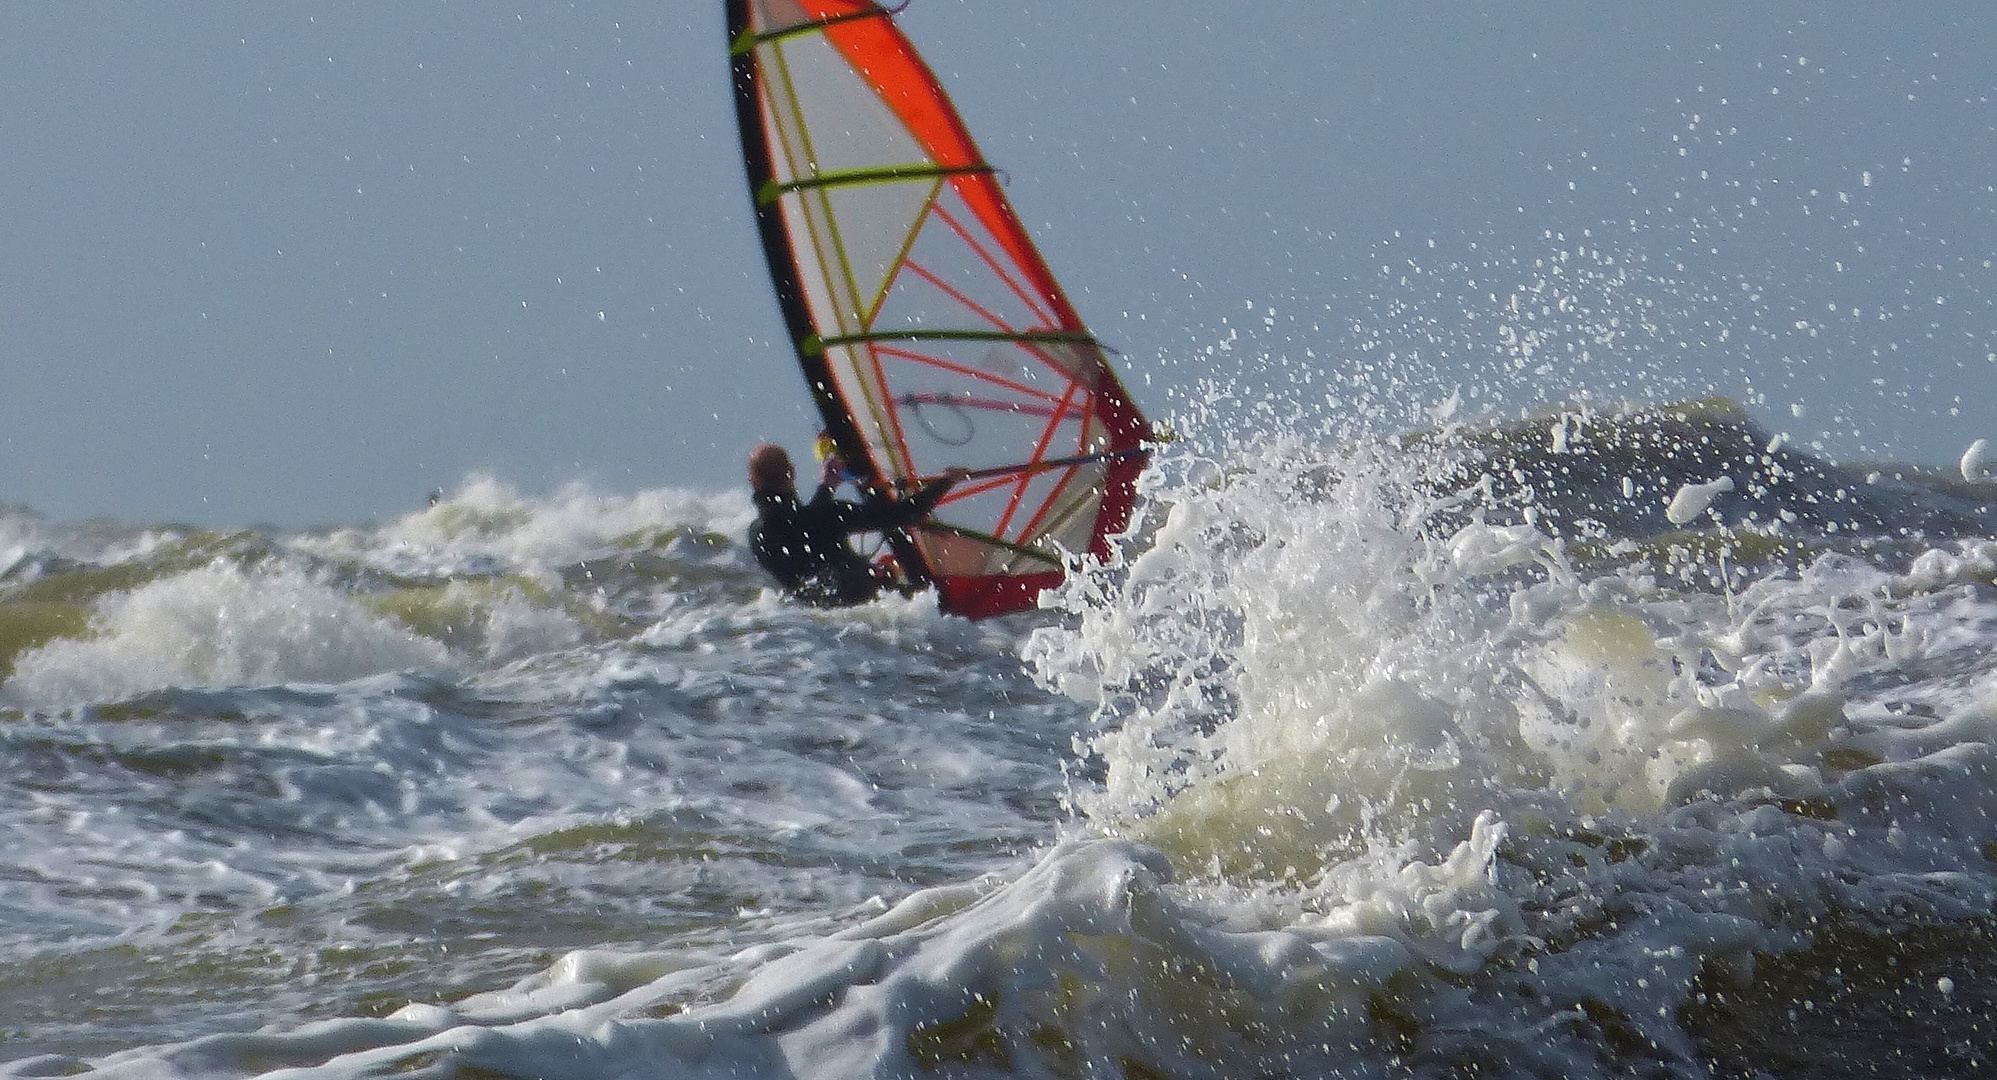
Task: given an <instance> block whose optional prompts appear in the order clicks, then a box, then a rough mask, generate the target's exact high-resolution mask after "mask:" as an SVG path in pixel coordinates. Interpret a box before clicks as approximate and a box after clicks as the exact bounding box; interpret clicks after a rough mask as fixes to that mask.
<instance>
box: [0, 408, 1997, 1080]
mask: <svg viewBox="0 0 1997 1080" xmlns="http://www.w3.org/2000/svg"><path fill="white" fill-rule="evenodd" d="M1445 412H1446V410H1445ZM1437 415H1442V413H1438V414H1437ZM1181 436H1182V437H1181V439H1180V441H1179V442H1177V443H1175V444H1173V445H1172V446H1171V447H1170V448H1168V449H1167V450H1166V451H1165V452H1163V453H1162V454H1161V455H1160V458H1159V460H1158V462H1157V463H1156V466H1155V467H1154V468H1153V469H1152V470H1151V471H1150V472H1149V473H1148V474H1147V479H1146V481H1145V488H1144V491H1143V492H1142V499H1141V520H1140V521H1139V523H1138V524H1137V526H1136V527H1135V528H1134V530H1133V533H1132V535H1131V536H1130V537H1129V538H1127V540H1126V542H1125V543H1124V544H1123V545H1122V546H1121V549H1120V553H1119V556H1118V558H1117V559H1116V560H1115V561H1114V563H1113V564H1112V565H1109V566H1102V567H1093V568H1087V569H1085V570H1081V571H1078V572H1077V574H1076V575H1075V576H1074V577H1073V578H1072V579H1071V581H1070V583H1069V584H1068V585H1067V586H1065V587H1064V588H1062V589H1060V590H1059V591H1057V592H1055V593H1053V594H1050V595H1049V596H1048V597H1047V600H1046V604H1045V606H1044V609H1043V610H1041V611H1038V612H1033V613H1028V614H1025V615H1021V616H1015V617H1009V618H1005V619H999V620H992V621H987V622H980V623H973V622H968V621H965V620H961V619H957V618H953V617H949V616H945V615H942V614H940V613H939V612H938V611H937V610H936V609H935V607H934V605H933V602H931V601H929V600H927V599H925V598H920V597H918V598H916V599H912V600H901V599H892V600H887V601H882V602H879V603H876V604H871V605H867V606H863V607H859V608H853V609H849V610H842V611H818V610H811V609H805V608H800V607H795V606H792V605H788V604H786V603H784V602H782V601H781V600H780V599H779V598H778V597H776V596H775V595H773V594H772V593H771V592H770V591H769V590H768V589H767V588H766V587H765V585H764V582H763V580H762V579H761V577H760V576H759V575H758V573H757V572H756V571H755V569H754V568H753V566H752V564H751V563H750V562H749V560H748V559H747V558H746V557H745V555H744V551H743V545H742V544H741V542H740V538H741V536H742V534H743V531H744V529H745V527H746V525H747V524H748V521H749V517H750V510H749V506H748V503H747V501H746V499H744V498H742V497H740V496H738V495H732V494H731V495H714V496H704V495H699V494H693V493H685V492H673V491H655V492H644V493H639V494H635V495H634V494H613V493H606V492H598V491H592V490H589V489H586V488H581V487H578V488H574V489H571V490H568V491H565V492H562V493H558V494H556V495H554V496H550V497H539V498H529V497H524V496H521V495H519V494H517V493H515V492H512V491H510V490H508V489H507V488H506V487H505V486H504V485H503V484H500V483H498V482H495V481H491V480H483V479H481V480H473V481H470V482H468V483H467V484H466V485H465V486H464V487H463V488H462V489H461V490H459V491H457V492H456V493H454V494H452V495H450V496H449V497H447V498H445V499H443V500H441V501H440V502H438V503H437V504H436V505H433V506H430V507H428V508H426V509H417V510H412V511H411V512H409V513H407V514H405V515H403V516H401V517H399V518H395V519H392V520H387V521H384V522H379V523H371V524H366V525H356V526H352V527H347V528H337V529H326V530H312V531H287V530H253V531H246V532H239V533H216V532H207V531H202V530H196V529H191V528H183V527H173V526H147V525H119V524H107V523H88V524H69V523H62V522H53V521H48V520H44V519H42V518H40V517H37V516H35V515H34V514H32V513H31V512H27V511H9V512H6V513H5V514H4V515H0V620H4V623H3V624H0V650H4V656H0V660H3V661H4V663H5V665H6V681H5V683H4V684H0V803H4V814H0V916H4V917H0V960H4V963H3V964H0V1075H14V1076H56V1075H95V1076H102V1077H105V1078H107V1080H108V1078H111V1077H236V1076H262V1075H282V1076H293V1077H305V1076H312V1077H369V1076H389V1075H401V1076H415V1077H457V1076H462V1077H470V1076H519V1077H561V1078H578V1080H580V1078H593V1077H612V1076H660V1077H720V1076H733V1077H743V1076H747V1077H792V1076H796V1077H860V1076H870V1077H871V1076H941V1077H984V1076H1025V1077H1091V1078H1093V1077H1118V1078H1131V1077H1174V1078H1177V1077H1187V1078H1195V1077H1216V1078H1218V1077H1245V1076H1266V1077H1317V1076H1345V1077H1396V1076H1438V1077H1441V1076H1473V1075H1474V1076H1500V1077H1510V1076H1563V1077H1591V1076H1603V1077H1608V1076H1632V1075H1634V1076H1672V1077H1677V1076H1705V1075H1724V1076H1733V1075H1741V1076H1746V1075H1753V1074H1754V1072H1753V1071H1754V1070H1756V1069H1760V1070H1763V1073H1764V1074H1766V1075H1774V1076H1784V1075H1790V1076H1806V1075H1807V1076H1821V1075H1842V1074H1841V1073H1840V1072H1839V1071H1838V1070H1840V1069H1848V1070H1850V1072H1851V1074H1852V1075H1908V1076H1918V1075H1943V1076H1969V1075H1976V1074H1977V1072H1978V1071H1979V1070H1982V1069H1988V1068H1991V1067H1992V1066H1991V1065H1990V1061H1991V1059H1992V1057H1993V1054H1992V1048H1993V1047H1997V1038H1993V1034H1992V1032H1991V1030H1990V1028H1991V1022H1990V1020H1989V1019H1988V1017H1989V1016H1990V1015H1991V1012H1990V1009H1989V1006H1990V1005H1991V1003H1992V1002H1993V1001H1997V993H1993V990H1992V984H1991V979H1992V977H1993V976H1997V963H1993V958H1997V951H1993V949H1992V948H1991V945H1990V943H1989V942H1990V936H1989V935H1990V926H1989V919H1990V916H1991V914H1992V910H1993V908H1992V906H1993V902H1997V862H1993V860H1997V771H1993V770H1997V659H1993V650H1994V649H1997V539H1993V538H1997V486H1993V485H1991V484H1989V483H1988V482H1986V481H1984V480H1983V479H1982V477H1981V474H1980V473H1979V474H1977V475H1974V476H1972V475H1971V470H1969V469H1967V468H1965V469H1963V470H1961V471H1960V474H1956V473H1948V472H1942V471H1940V470H1923V469H1916V468H1913V467H1909V466H1904V465H1898V466H1896V465H1892V464H1885V465H1880V464H1874V465H1871V466H1867V467H1864V468H1860V469H1853V468H1845V467H1840V466H1836V465H1832V464H1830V463H1827V462H1825V461H1821V460H1818V459H1816V458H1813V457H1810V456H1807V455H1802V454H1798V453H1795V452H1793V451H1791V450H1789V449H1787V448H1785V447H1783V446H1782V445H1780V440H1777V439H1774V438H1772V437H1771V436H1770V435H1769V434H1768V433H1767V432H1766V431H1764V430H1762V429H1760V428H1758V427H1757V426H1756V425H1755V424H1754V423H1753V422H1752V421H1751V420H1750V419H1749V418H1748V416H1747V415H1746V414H1744V413H1743V412H1742V411H1741V410H1739V409H1738V408H1736V407H1734V406H1733V405H1732V404H1731V403H1729V402H1726V401H1723V400H1708V401H1690V402H1680V403H1677V404H1670V405H1649V406H1644V405H1628V406H1614V407H1609V406H1604V405H1602V404H1601V403H1599V402H1598V403H1595V404H1592V405H1588V406H1586V407H1580V406H1576V407H1573V408H1563V409H1555V410H1551V411H1549V412H1547V413H1546V414H1544V415H1536V416H1531V417H1528V418H1526V419H1523V420H1519V421H1516V422H1510V423H1503V424H1485V425H1469V424H1462V423H1458V422H1456V421H1454V420H1452V421H1450V423H1448V424H1445V425H1443V426H1442V427H1439V428H1435V427H1431V428H1429V429H1426V430H1424V431H1422V432H1420V433H1417V434H1412V435H1404V436H1397V437H1392V438H1360V439H1345V440H1327V439H1320V438H1306V437H1301V436H1297V435H1295V434H1290V435H1283V434H1272V433H1263V434H1261V435H1257V436H1255V437H1240V436H1238V435H1237V434H1230V435H1228V436H1227V437H1225V438H1221V437H1210V436H1209V435H1208V434H1206V433H1203V432H1202V431H1201V430H1200V428H1199V424H1198V423H1197V421H1196V420H1194V421H1189V422H1188V423H1187V425H1186V430H1183V431H1182V432H1181ZM1864 1070H1877V1071H1876V1072H1874V1071H1864Z"/></svg>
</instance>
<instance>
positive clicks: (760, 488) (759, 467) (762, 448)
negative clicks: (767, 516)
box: [749, 443, 797, 495]
mask: <svg viewBox="0 0 1997 1080" xmlns="http://www.w3.org/2000/svg"><path fill="white" fill-rule="evenodd" d="M749 490H751V491H754V492H755V493H756V494H758V495H762V494H765V493H769V494H781V493H783V492H787V491H796V490H797V469H796V468H794V467H793V466H792V465H791V463H790V455H789V454H787V453H785V452H784V448H783V447H781V446H778V445H777V444H775V443H760V444H758V445H757V447H756V448H755V449H754V450H751V451H749Z"/></svg>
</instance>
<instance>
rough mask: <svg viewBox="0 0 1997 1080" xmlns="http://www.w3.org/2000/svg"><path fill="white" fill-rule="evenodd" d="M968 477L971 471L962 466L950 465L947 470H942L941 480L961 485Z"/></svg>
mask: <svg viewBox="0 0 1997 1080" xmlns="http://www.w3.org/2000/svg"><path fill="white" fill-rule="evenodd" d="M969 475H971V470H969V469H966V468H965V467H963V466H962V465H952V466H950V467H949V468H947V469H945V470H943V479H945V480H948V481H950V482H951V483H953V484H961V483H963V482H964V478H965V477H967V476H969Z"/></svg>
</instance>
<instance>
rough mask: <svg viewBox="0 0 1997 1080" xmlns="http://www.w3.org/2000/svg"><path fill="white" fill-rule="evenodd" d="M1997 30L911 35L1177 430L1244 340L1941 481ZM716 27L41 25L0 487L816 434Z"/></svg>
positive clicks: (699, 457)
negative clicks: (1710, 424) (1792, 444)
mask: <svg viewBox="0 0 1997 1080" xmlns="http://www.w3.org/2000/svg"><path fill="white" fill-rule="evenodd" d="M1985 10H1986V8H1985V6H1984V5H1981V4H1977V5H1972V4H1969V3H1924V4H1918V5H1916V4H1898V5H1879V4H1868V5H1858V4H1801V3H1779V2H1776V3H1769V2H1762V3H1755V4H1739V3H1737V2H1729V3H1724V4H1721V3H1688V2H1674V3H1671V4H1649V5H1621V4H1602V3H1582V2H1578V0H1571V2H1544V0H1542V2H1538V3H1515V2H1494V3H1469V2H1458V3H1446V4H1445V3H1420V2H1405V0H1381V2H1374V3H1361V2H1345V0H1258V2H1257V3H1254V4H1251V5H1220V4H1213V3H1210V2H1194V0H1152V2H1149V3H1143V4H1138V3H1134V2H1110V0H914V3H913V4H912V6H911V7H910V8H909V10H908V11H907V13H906V14H905V15H904V16H903V19H902V22H903V25H904V26H905V27H906V28H907V30H908V31H909V32H910V34H911V35H912V36H913V37H915V38H916V40H917V43H918V45H919V46H920V47H922V48H923V50H924V52H925V53H926V55H927V56H928V58H929V60H930V61H931V63H932V65H933V66H934V67H936V68H937V70H938V71H939V73H940V74H941V75H942V76H943V78H944V81H945V83H946V85H947V86H948V87H949V88H950V89H951V91H952V92H953V94H954V95H955V96H956V98H957V100H958V103H959V105H960V107H961V108H962V110H963V111H964V113H965V114H966V116H967V118H968V120H969V122H970V125H971V127H972V130H973V131H974V132H975V133H976V134H977V135H978V137H979V138H980V140H981V142H982V143H983V145H984V148H985V150H986V153H987V156H988V157H989V158H990V159H991V160H992V161H993V162H994V163H995V164H997V165H998V166H999V167H1000V168H1001V169H1002V170H1003V171H1004V172H1005V174H1006V176H1007V177H1008V178H1009V181H1010V188H1009V190H1010V193H1011V195H1012V197H1013V199H1014V201H1015V202H1016V203H1017V204H1018V206H1019V207H1020V210H1021V213H1022V216H1023V217H1024V218H1025V219H1026V221H1027V223H1028V225H1029V227H1030V228H1032V229H1033V230H1035V233H1036V236H1037V239H1038V240H1039V241H1040V243H1041V246H1042V248H1043V250H1044V251H1045V252H1046V254H1047V256H1048V259H1049V261H1050V262H1051V263H1052V264H1053V266H1054V268H1055V271H1056V272H1057V274H1059V275H1060V276H1061V277H1062V279H1063V280H1064V282H1066V284H1067V285H1068V287H1069V290H1070V292H1071V293H1072V294H1073V296H1074V299H1075V301H1076V304H1077V306H1078V307H1079V308H1080V309H1081V311H1082V313H1083V315H1084V317H1085V318H1087V319H1088V320H1089V321H1090V322H1091V324H1092V325H1093V326H1094V327H1095V328H1096V330H1097V332H1098V334H1099V335H1100V336H1102V337H1103V338H1104V339H1105V340H1106V341H1108V342H1109V343H1111V344H1112V345H1114V346H1115V347H1117V348H1118V349H1120V350H1121V351H1122V352H1123V353H1124V355H1125V362H1124V367H1125V369H1126V378H1127V380H1128V381H1130V382H1131V383H1132V384H1133V388H1134V389H1135V390H1136V392H1137V394H1138V396H1139V398H1140V401H1141V402H1142V403H1144V404H1145V405H1147V406H1148V407H1150V408H1151V409H1152V410H1153V411H1154V412H1158V413H1163V412H1166V411H1168V410H1169V409H1170V408H1171V407H1172V406H1173V403H1174V401H1175V400H1176V399H1175V398H1174V397H1173V396H1172V391H1173V389H1174V388H1180V392H1183V388H1184V387H1186V386H1188V385H1189V384H1190V383H1191V382H1192V381H1193V380H1195V379H1197V378H1198V377H1200V376H1201V375H1203V374H1205V373H1207V372H1208V371H1215V370H1217V371H1221V372H1226V371H1228V370H1230V369H1231V365H1235V364H1238V363H1240V362H1241V360H1242V358H1244V357H1250V358H1255V357H1260V358H1265V359H1266V361H1267V362H1265V363H1263V364H1262V366H1263V367H1264V368H1265V369H1270V370H1273V371H1274V372H1276V373H1277V377H1278V378H1279V379H1283V378H1295V377H1297V376H1299V375H1300V373H1304V372H1308V373H1310V374H1311V375H1312V376H1313V378H1314V380H1315V381H1314V383H1313V385H1314V386H1323V385H1324V384H1325V381H1327V380H1328V381H1329V382H1330V384H1331V385H1332V387H1333V389H1332V390H1331V391H1330V392H1329V393H1328V394H1327V393H1325V392H1322V391H1316V390H1314V391H1313V393H1317V394H1318V398H1317V403H1318V405H1319V407H1322V408H1326V409H1331V408H1333V406H1331V405H1330V404H1329V403H1328V402H1327V401H1326V400H1325V399H1326V398H1327V397H1329V396H1335V397H1337V398H1338V399H1339V402H1340V406H1339V407H1349V403H1350V401H1352V400H1353V399H1354V397H1355V395H1354V393H1353V387H1352V386H1351V385H1349V384H1350V383H1351V381H1352V380H1353V379H1355V378H1362V377H1363V379H1364V380H1365V382H1366V384H1367V385H1368V386H1370V387H1371V389H1372V391H1373V398H1372V399H1371V400H1372V402H1373V404H1374V405H1375V406H1377V407H1383V408H1385V409H1387V410H1388V411H1389V412H1390V413H1392V412H1394V411H1396V410H1399V411H1402V412H1405V413H1407V414H1408V415H1413V413H1414V411H1415V410H1417V409H1419V408H1420V407H1423V406H1426V405H1433V404H1434V403H1435V402H1436V401H1437V400H1439V399H1440V398H1441V397H1442V396H1444V395H1446V394H1447V393H1448V392H1449V391H1450V390H1451V389H1453V388H1456V387H1468V388H1470V390H1472V391H1475V392H1476V393H1475V396H1474V397H1472V398H1471V400H1472V402H1473V403H1478V404H1481V403H1486V402H1489V401H1490V400H1491V399H1492V398H1493V397H1496V398H1500V399H1502V400H1503V401H1505V402H1506V403H1508V404H1510V405H1520V404H1526V403H1530V402H1531V401H1532V400H1534V399H1535V398H1544V399H1548V400H1558V399H1561V398H1564V397H1567V396H1569V395H1573V394H1582V393H1585V394H1590V395H1593V396H1594V397H1596V398H1598V399H1600V398H1613V397H1617V396H1623V395H1646V396H1659V395H1662V396H1670V395H1672V394H1676V393H1680V392H1704V391H1705V390H1707V389H1713V390H1717V391H1720V392H1725V393H1729V394H1731V395H1733V396H1735V397H1736V398H1739V399H1741V400H1744V401H1747V402H1750V403H1751V404H1753V406H1754V408H1755V411H1756V412H1757V413H1758V414H1760V415H1762V416H1763V417H1765V418H1767V419H1768V420H1769V422H1770V423H1771V424H1772V425H1774V426H1777V427H1780V428H1783V429H1785V430H1791V431H1792V432H1793V433H1794V435H1795V436H1796V437H1797V439H1798V440H1799V441H1802V442H1808V441H1810V440H1816V439H1822V440H1824V441H1825V442H1826V445H1828V446H1829V447H1830V448H1832V449H1833V450H1836V451H1837V452H1839V453H1843V454H1847V455H1858V454H1867V455H1879V456H1887V457H1895V458H1901V459H1905V460H1913V461H1920V462H1927V463H1941V462H1946V461H1953V460H1954V458H1955V457H1957V456H1958V455H1960V453H1961V452H1962V449H1963V447H1964V446H1966V445H1967V444H1968V443H1969V442H1970V441H1971V440H1973V439H1974V438H1977V437H1979V436H1986V437H1997V303H1993V301H1997V277H1993V274H1997V271H1993V270H1992V268H1991V265H1990V260H1991V259H1992V258H1997V192H1994V190H1993V187H1992V185H1993V184H1997V111H1993V97H1997V50H1993V49H1991V48H1990V46H1989V43H1988V41H1987V40H1986V39H1987V33H1986V30H1987V18H1986V17H1985V15H1984V13H1985ZM724 37H725V35H724V32H723V29H722V16H721V3H720V0H651V2H647V3H637V2H621V0H588V2H580V0H579V2H577V3H549V2H538V0H534V2H525V0H523V2H515V3H508V4H499V3H493V2H490V0H479V2H471V0H452V2H446V0H398V2H394V3H390V2H387V0H379V2H374V3H330V2H281V0H279V2H273V0H254V2H250V0H244V2H237V3H223V2H216V0H186V2H183V3H176V4H171V5H161V4H156V3H139V2H119V0H100V2H93V3H88V4H81V3H63V4H36V5H17V7H16V8H15V9H13V10H11V11H10V12H9V20H8V27H7V30H6V32H5V34H4V35H0V143H4V152H0V253H4V259H0V373H4V379H5V390H4V395H3V396H0V439H4V441H0V502H16V503H24V504H27V505H30V506H33V507H35V508H37V509H40V510H42V511H43V512H45V513H48V514H51V515H53V516H57V517H65V518H74V517H81V516H87V515H109V516H114V517H119V518H124V519H128V520H136V521H154V520H165V519H173V520H184V521H194V522H202V523H215V524H241V523H246V522H251V521H275V522H283V523H308V522H333V521H352V520H360V519H364V518H366V517H368V516H369V515H373V514H393V513H399V512H402V511H405V510H407V509H410V508H412V507H415V506H418V505H420V504H421V501H422V498H423V496H424V494H425V493H426V492H427V491H428V490H430V489H431V488H433V487H439V486H441V487H450V486H453V485H454V484H456V483H457V482H458V481H459V480H460V479H461V478H462V477H463V476H464V475H466V474H467V473H468V472H471V471H475V470H481V471H487V472H491V473H494V474H496V475H498V476H500V477H501V478H503V479H506V480H508V481H510V482H512V483H514V484H516V485H518V486H520V487H521V488H523V489H526V490H529V491H536V490H544V489H546V488H548V487H550V486H552V485H555V484H558V483H560V482H562V481H564V480H566V479H569V478H573V477H582V478H587V479H589V480H590V481H591V482H592V483H595V484H597V485H598V486H599V487H601V488H603V489H605V490H610V491H629V490H635V489H638V488H643V487H652V486H658V485H668V484H673V485H681V486H689V487H695V488H703V489H714V488H720V487H723V486H727V485H733V484H735V483H737V482H738V481H739V476H738V474H739V472H740V468H741V465H740V463H741V458H742V454H743V452H744V450H745V449H746V447H747V446H748V445H749V444H750V443H752V442H754V441H756V440H758V439H762V438H777V439H782V440H785V441H788V442H791V443H792V444H793V445H794V446H797V447H798V448H799V449H802V448H803V447H804V446H805V445H806V444H807V443H808V440H809V436H810V433H811V430H812V422H811V417H810V415H809V414H808V412H807V411H806V401H805V395H804V392H803V389H802V385H801V383H800V380H799V379H798V378H797V377H796V374H795V370H794V362H793V361H792V360H791V358H790V356H789V354H788V351H787V350H788V346H787V345H785V344H783V342H782V338H781V324H780V321H779V318H778V314H777V311H776V307H775V304H774V302H773V301H772V299H771V297H770V292H769V287H768V284H767V281H766V277H765V274H764V270H763V267H762V264H761V261H760V260H761V251H760V248H759V246H758V244H757V241H756V238H755V235H754V230H753V226H752V223H751V216H750V213H749V209H748V199H747V195H746V193H745V185H744V182H743V179H742V171H741V162H740V160H739V153H738V150H737V143H736V136H735V131H734V116H733V112H732V101H731V98H730V96H729V86H728V65H727V58H726V49H725V42H724ZM1231 338H1233V339H1235V340H1230V339H1231ZM1223 345H1225V346H1226V348H1225V349H1223V348H1221V346H1223ZM1210 349H1212V350H1214V352H1215V355H1214V356H1213V357H1212V358H1209V356H1208V350H1210ZM1584 351H1585V352H1586V354H1587V355H1586V357H1585V358H1584V357H1583V355H1582V353H1583V352H1584ZM1355 373H1359V374H1355ZM1265 377H1267V376H1266V374H1265ZM1362 389H1363V388H1362ZM1792 406H1796V407H1798V408H1794V409H1792ZM1798 412H1800V413H1801V415H1800V416H1797V415H1796V413H1798Z"/></svg>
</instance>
